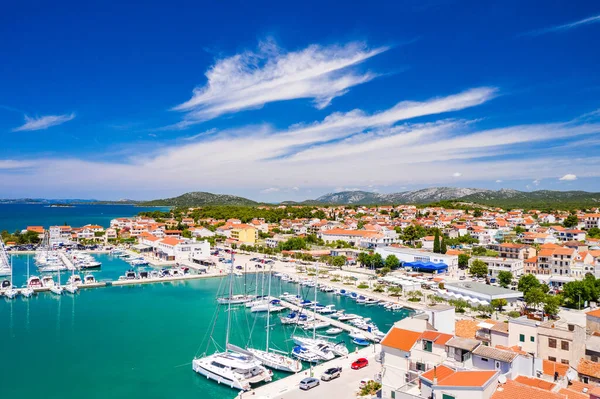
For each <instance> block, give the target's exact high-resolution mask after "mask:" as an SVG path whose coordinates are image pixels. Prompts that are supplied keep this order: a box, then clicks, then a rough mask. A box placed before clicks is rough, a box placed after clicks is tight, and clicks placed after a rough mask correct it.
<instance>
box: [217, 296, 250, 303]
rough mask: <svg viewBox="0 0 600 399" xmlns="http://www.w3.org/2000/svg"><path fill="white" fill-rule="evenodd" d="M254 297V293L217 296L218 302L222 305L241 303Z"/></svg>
mask: <svg viewBox="0 0 600 399" xmlns="http://www.w3.org/2000/svg"><path fill="white" fill-rule="evenodd" d="M252 299H254V296H252V295H232V296H229V297H221V298H217V302H218V303H219V304H221V305H239V304H241V303H246V302H250V301H251V300H252Z"/></svg>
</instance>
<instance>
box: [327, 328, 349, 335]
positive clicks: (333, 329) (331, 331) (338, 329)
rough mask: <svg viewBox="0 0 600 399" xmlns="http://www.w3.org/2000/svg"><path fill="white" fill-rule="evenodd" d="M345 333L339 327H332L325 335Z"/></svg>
mask: <svg viewBox="0 0 600 399" xmlns="http://www.w3.org/2000/svg"><path fill="white" fill-rule="evenodd" d="M343 331H344V330H342V329H341V328H339V327H332V328H329V329H328V330H327V331H325V334H327V335H337V334H340V333H341V332H343Z"/></svg>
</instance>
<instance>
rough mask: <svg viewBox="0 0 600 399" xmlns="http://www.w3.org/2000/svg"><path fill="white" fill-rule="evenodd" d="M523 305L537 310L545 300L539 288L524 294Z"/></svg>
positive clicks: (544, 295)
mask: <svg viewBox="0 0 600 399" xmlns="http://www.w3.org/2000/svg"><path fill="white" fill-rule="evenodd" d="M524 298H525V303H526V304H527V307H531V308H534V309H537V308H538V307H539V306H540V305H541V304H543V303H544V300H545V299H546V294H544V291H542V290H541V289H540V288H539V287H536V288H532V289H530V290H529V291H528V292H527V294H525V297H524Z"/></svg>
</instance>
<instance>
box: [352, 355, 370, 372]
mask: <svg viewBox="0 0 600 399" xmlns="http://www.w3.org/2000/svg"><path fill="white" fill-rule="evenodd" d="M368 365H369V361H368V360H367V359H365V358H364V357H361V358H360V359H356V361H354V362H353V363H352V366H350V367H351V368H352V370H358V369H362V368H363V367H367V366H368Z"/></svg>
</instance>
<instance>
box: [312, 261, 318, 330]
mask: <svg viewBox="0 0 600 399" xmlns="http://www.w3.org/2000/svg"><path fill="white" fill-rule="evenodd" d="M316 265H317V272H316V273H315V303H313V313H314V317H313V318H314V320H313V339H315V338H317V286H318V285H319V263H318V262H317V264H316Z"/></svg>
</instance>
